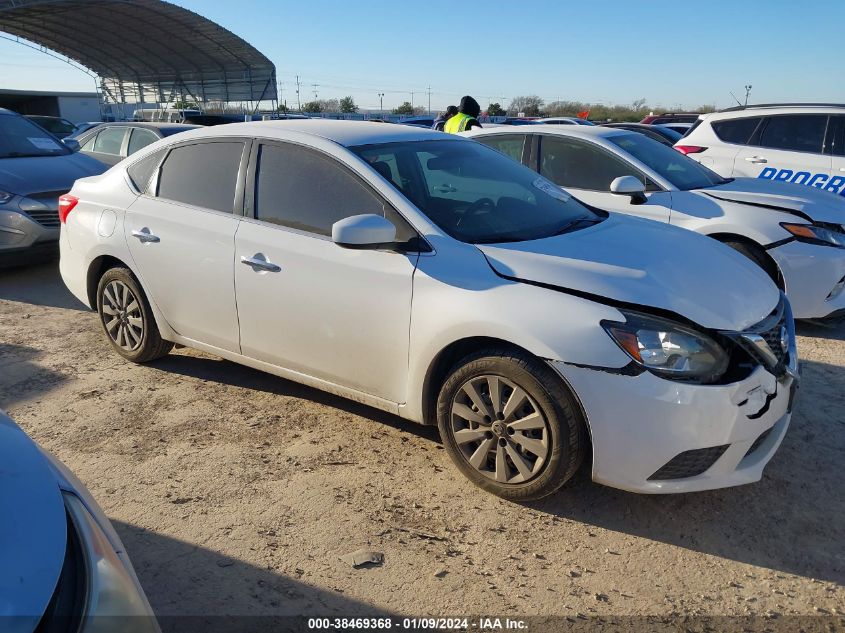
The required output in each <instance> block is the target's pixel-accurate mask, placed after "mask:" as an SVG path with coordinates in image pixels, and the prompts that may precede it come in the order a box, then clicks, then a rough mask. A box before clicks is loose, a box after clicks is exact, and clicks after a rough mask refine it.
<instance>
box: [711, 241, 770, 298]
mask: <svg viewBox="0 0 845 633" xmlns="http://www.w3.org/2000/svg"><path fill="white" fill-rule="evenodd" d="M722 243H723V244H724V245H725V246H730V247H731V248H732V249H734V250H735V251H736V252H737V253H742V254H743V255H745V256H746V257H747V258H748V259H750V260H751V261H752V262H754V263H755V264H757V265H758V266H759V267H760V268H762V269H763V270H764V271H765V272H766V274H767V275H768V276H769V277H771V279H772V281H773V282H775V285H777V287H778V288H780V289H781V290H783V283H782V282H781V280H780V274H779V272H778V268H777V265H776V264H775V263H774V262H773V261H772V260H771V259H770V258H769V256H768V255H767V254H766V251H764V250H763V249H762V248H760V247H759V246H757V245H756V244H748V243H747V242H740V241H737V240H725V241H723V242H722Z"/></svg>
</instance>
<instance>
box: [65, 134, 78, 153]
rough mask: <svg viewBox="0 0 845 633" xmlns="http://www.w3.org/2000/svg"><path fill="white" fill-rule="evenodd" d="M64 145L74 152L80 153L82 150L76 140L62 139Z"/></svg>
mask: <svg viewBox="0 0 845 633" xmlns="http://www.w3.org/2000/svg"><path fill="white" fill-rule="evenodd" d="M62 143H64V145H65V147H67V148H68V149H69V150H70V151H72V152H78V151H79V149H80V145H79V141H77V140H76V139H75V138H70V137H65V138H63V139H62Z"/></svg>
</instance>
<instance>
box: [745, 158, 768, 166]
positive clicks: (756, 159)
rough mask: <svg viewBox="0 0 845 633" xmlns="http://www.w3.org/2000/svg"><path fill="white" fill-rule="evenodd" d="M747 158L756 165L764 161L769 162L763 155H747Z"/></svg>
mask: <svg viewBox="0 0 845 633" xmlns="http://www.w3.org/2000/svg"><path fill="white" fill-rule="evenodd" d="M745 160H747V161H748V162H749V163H754V164H755V165H760V164H762V163H768V162H769V161H767V160H766V159H765V158H763V157H762V156H746V157H745Z"/></svg>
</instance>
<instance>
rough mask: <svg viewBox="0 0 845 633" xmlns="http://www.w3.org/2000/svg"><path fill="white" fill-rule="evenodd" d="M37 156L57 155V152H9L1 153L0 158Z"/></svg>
mask: <svg viewBox="0 0 845 633" xmlns="http://www.w3.org/2000/svg"><path fill="white" fill-rule="evenodd" d="M37 156H55V154H44V153H34V154H33V153H27V152H9V153H8V154H2V155H0V158H35V157H37Z"/></svg>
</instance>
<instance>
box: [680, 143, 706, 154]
mask: <svg viewBox="0 0 845 633" xmlns="http://www.w3.org/2000/svg"><path fill="white" fill-rule="evenodd" d="M675 149H676V150H678V151H679V152H681V154H700V153H701V152H703V151H704V150H706V149H707V148H706V147H701V146H700V145H675Z"/></svg>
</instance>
